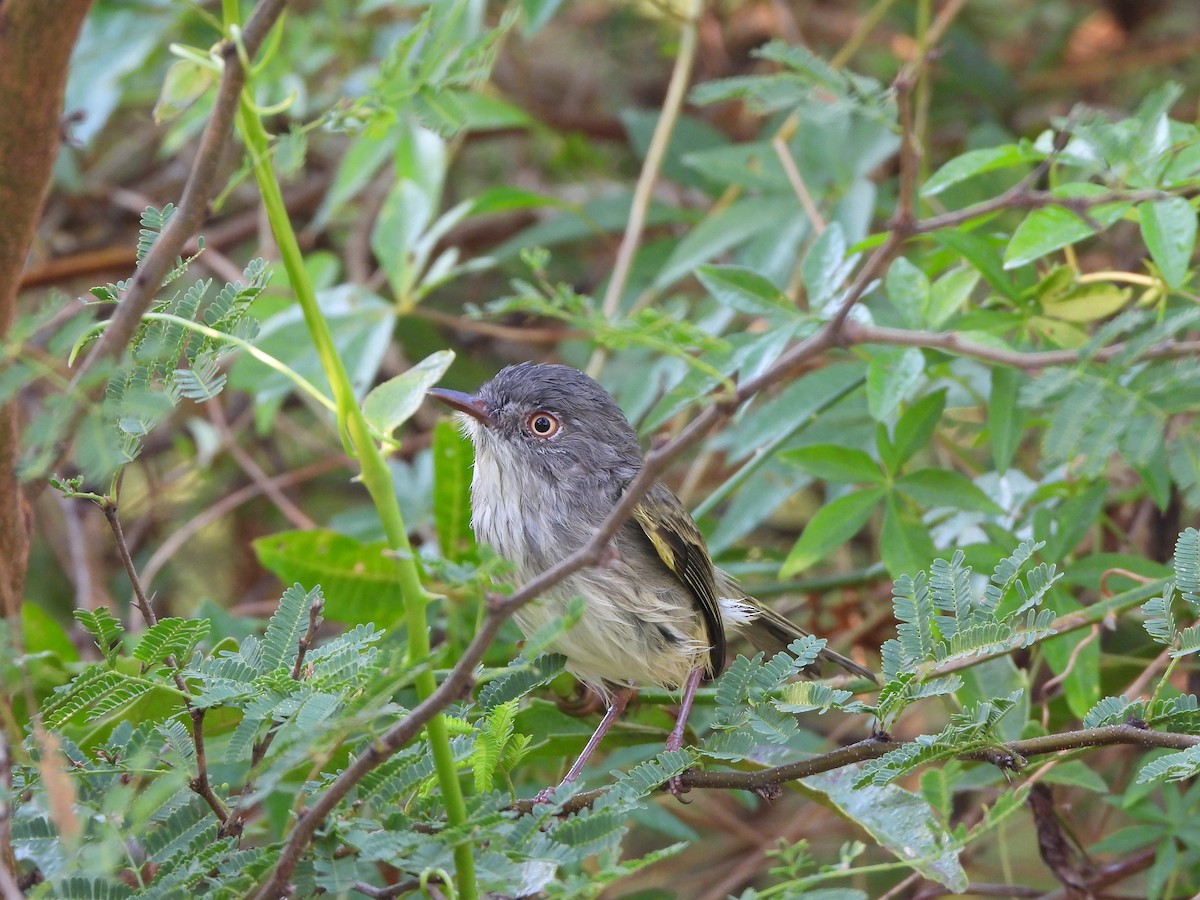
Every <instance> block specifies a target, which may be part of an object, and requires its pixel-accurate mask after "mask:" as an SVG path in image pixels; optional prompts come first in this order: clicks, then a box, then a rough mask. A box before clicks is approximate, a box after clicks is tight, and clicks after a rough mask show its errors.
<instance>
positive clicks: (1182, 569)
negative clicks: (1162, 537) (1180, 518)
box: [1175, 528, 1200, 614]
mask: <svg viewBox="0 0 1200 900" xmlns="http://www.w3.org/2000/svg"><path fill="white" fill-rule="evenodd" d="M1175 585H1176V586H1177V587H1178V588H1179V592H1180V594H1181V595H1182V597H1183V599H1184V601H1186V602H1187V604H1188V605H1189V606H1191V608H1192V610H1193V611H1194V612H1196V613H1198V614H1200V531H1197V530H1196V529H1195V528H1185V529H1184V530H1183V531H1182V532H1181V533H1180V535H1179V538H1178V539H1177V540H1176V541H1175Z"/></svg>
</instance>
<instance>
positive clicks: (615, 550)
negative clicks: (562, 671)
mask: <svg viewBox="0 0 1200 900" xmlns="http://www.w3.org/2000/svg"><path fill="white" fill-rule="evenodd" d="M428 393H429V395H430V396H432V397H433V398H435V399H436V400H439V401H440V402H442V403H444V404H446V405H447V406H449V407H451V408H452V409H454V410H457V411H458V412H459V413H461V414H462V415H461V416H459V419H460V421H461V424H462V427H463V430H464V432H465V434H466V435H467V436H468V437H469V438H470V440H471V442H472V443H473V445H474V449H475V462H474V471H473V474H472V479H471V526H472V529H473V530H474V532H475V536H476V538H477V540H479V541H481V542H483V543H485V544H488V545H490V546H491V547H492V548H493V549H494V550H495V551H496V552H497V553H498V554H499V555H500V556H502V557H504V558H505V559H507V560H508V561H509V562H510V563H511V564H512V567H513V571H512V573H511V577H512V579H513V580H514V582H517V583H524V582H526V581H528V580H529V579H531V578H533V577H535V576H537V575H539V574H540V573H542V572H544V571H545V570H546V569H549V568H550V567H551V566H553V565H555V564H557V563H559V562H561V561H562V560H564V559H566V558H567V557H568V556H570V555H571V554H572V553H574V552H575V551H577V550H578V549H580V548H581V547H582V546H583V545H584V544H585V543H587V542H588V541H589V540H590V539H591V537H592V535H593V534H594V533H595V531H596V529H597V528H598V527H599V526H600V524H601V523H602V522H603V521H604V519H605V518H606V517H607V516H608V514H609V513H610V512H611V511H612V509H613V507H614V506H615V505H616V503H617V502H618V501H619V500H620V499H621V496H622V494H623V493H624V491H625V489H626V487H627V486H628V485H629V483H630V482H631V481H632V480H633V479H634V478H635V477H636V476H637V475H638V473H639V471H640V470H641V468H642V463H643V456H642V450H641V446H640V444H639V441H638V435H637V432H636V431H635V430H634V428H633V426H632V425H631V424H630V422H629V420H628V418H626V416H625V414H624V412H622V410H621V408H620V406H619V405H618V404H617V402H616V400H615V399H614V398H613V397H612V395H611V394H609V393H608V391H606V390H605V389H604V388H603V387H602V386H601V385H600V384H599V383H597V382H596V381H595V380H594V379H592V378H591V377H589V376H588V375H587V374H585V373H584V372H581V371H580V370H578V369H575V368H572V367H570V366H563V365H553V364H545V363H532V362H526V363H519V364H516V365H511V366H508V367H507V368H504V369H502V370H501V371H500V372H499V373H497V374H496V375H495V376H494V377H493V378H492V379H491V380H490V381H488V382H486V383H485V384H484V385H483V386H482V387H480V388H479V390H478V392H477V393H475V394H468V393H464V392H461V391H454V390H449V389H444V388H434V389H431V390H430V391H429V392H428ZM575 597H582V598H583V599H584V605H583V610H582V614H581V615H580V617H579V618H578V620H577V621H576V622H575V623H574V624H573V625H572V626H571V627H570V628H568V629H566V630H565V631H563V632H562V633H560V634H559V635H558V636H557V637H556V638H555V639H554V641H553V642H552V643H551V645H550V648H549V649H551V650H552V651H554V652H557V653H560V654H562V655H563V656H564V657H565V658H566V663H565V667H566V669H567V671H569V672H571V673H572V674H573V675H575V677H576V678H577V679H578V680H579V681H581V682H582V683H583V684H585V685H587V686H588V687H590V688H592V689H593V690H594V691H595V692H597V693H598V694H599V695H600V696H601V697H602V698H604V701H605V704H606V706H607V710H606V712H605V715H604V717H603V719H602V720H601V722H600V725H599V726H598V727H597V729H596V731H595V733H594V734H593V735H592V737H591V739H590V740H589V741H588V743H587V745H586V746H585V747H584V750H583V752H582V753H581V754H580V756H579V759H578V760H577V761H576V762H575V764H574V765H573V766H572V767H571V768H570V770H569V771H568V772H567V774H566V776H565V777H564V778H563V779H562V782H561V784H560V787H561V786H563V785H567V784H569V783H571V782H573V781H575V780H576V779H577V778H578V777H579V775H580V774H581V773H582V771H583V770H584V767H585V765H586V763H587V760H588V759H589V758H590V756H591V755H592V753H593V752H594V751H595V749H596V748H597V747H598V746H599V744H600V742H601V741H602V739H603V737H604V735H605V733H607V731H608V730H609V729H610V728H611V727H612V725H613V723H614V722H615V721H616V720H617V719H618V717H619V716H620V715H621V713H622V712H623V711H624V709H625V706H626V704H627V703H628V699H629V696H630V693H631V689H632V688H633V687H636V686H639V685H653V686H657V687H661V688H665V689H667V690H669V691H681V692H682V699H681V703H680V712H679V715H678V717H677V720H676V723H675V726H674V728H673V729H672V731H671V733H670V736H669V737H668V739H667V744H666V749H667V750H678V749H680V748H681V747H682V745H683V736H684V729H685V727H686V721H687V717H688V713H689V712H690V709H691V706H692V702H693V699H694V697H695V694H696V691H697V689H698V688H699V685H700V684H701V682H702V681H706V680H712V679H714V678H715V677H716V676H718V675H719V674H720V673H721V672H722V671H723V669H724V667H725V661H726V657H727V655H728V642H729V638H730V637H731V636H733V635H741V636H743V637H745V638H746V639H747V640H748V641H749V642H750V644H751V645H753V646H754V647H755V648H756V649H758V650H762V651H765V652H766V653H767V654H774V653H776V652H778V651H780V650H783V649H785V648H786V647H787V646H788V645H789V644H790V643H791V642H792V641H794V640H796V639H797V638H801V637H805V636H806V635H807V632H805V631H804V630H803V629H801V628H799V627H798V626H796V625H795V624H793V623H792V622H790V621H789V620H788V619H786V618H784V617H783V616H781V615H780V614H778V613H776V612H774V611H773V610H771V609H770V608H769V607H767V606H765V605H763V604H762V603H760V602H759V601H757V600H755V599H754V598H753V597H750V596H749V595H748V594H747V593H746V592H745V591H744V590H742V589H741V588H740V587H738V584H737V582H736V581H735V580H734V579H733V578H732V577H730V576H729V575H727V574H726V573H725V572H723V571H721V570H720V569H719V568H717V567H715V566H714V564H713V562H712V558H711V556H710V555H709V552H708V549H707V547H706V545H705V542H704V538H703V536H702V535H701V533H700V529H699V528H698V527H697V525H696V523H695V520H694V519H693V518H692V516H691V514H690V513H689V512H688V511H687V509H686V508H685V507H684V505H683V503H682V502H681V501H680V500H679V498H678V497H677V496H675V494H674V493H673V492H672V491H671V489H670V488H668V487H667V486H666V485H665V484H663V483H662V482H661V481H655V482H654V483H653V484H652V485H651V487H650V488H649V490H648V491H647V492H646V494H645V495H644V496H643V497H642V499H641V500H640V501H639V502H638V504H637V505H636V506H635V507H634V509H633V513H632V515H631V516H630V517H629V519H628V521H626V522H625V523H624V524H623V525H622V526H621V527H620V529H619V530H618V531H617V533H616V534H615V535H614V536H613V538H612V540H611V541H610V543H609V547H608V550H607V552H606V553H605V554H604V556H603V558H602V559H601V561H600V562H599V563H597V564H596V565H592V566H588V567H585V568H583V569H580V570H578V571H576V572H574V573H572V574H570V575H568V576H567V577H566V578H564V579H562V580H561V581H560V582H559V583H558V584H556V585H555V586H553V587H551V588H549V589H547V590H546V591H545V592H543V594H542V595H541V596H539V597H537V598H535V599H534V600H532V601H531V602H529V603H527V604H525V605H524V606H522V607H521V608H519V609H518V610H517V611H516V612H515V614H514V618H515V619H516V622H517V625H518V626H519V627H520V629H521V630H522V631H523V632H524V633H525V634H526V635H530V634H533V633H534V632H535V631H537V630H538V629H539V628H542V627H543V626H545V625H548V624H549V623H552V622H556V621H558V620H559V619H561V617H562V615H563V613H564V612H565V610H566V608H567V604H568V603H569V602H570V601H571V600H572V599H573V598H575ZM819 655H820V657H821V658H823V659H825V660H828V661H830V662H833V663H835V664H837V665H838V666H840V667H842V668H843V669H846V670H847V671H849V672H851V673H853V674H854V675H857V676H860V677H863V678H867V679H870V680H871V681H872V682H874V681H876V676H875V674H874V673H873V672H872V671H871V670H870V669H867V668H865V667H864V666H861V665H859V664H858V663H856V662H855V661H854V660H852V659H849V658H847V657H845V656H842V655H841V654H839V653H835V652H834V651H832V650H829V649H827V648H825V649H822V650H821V651H820V654H819ZM670 789H671V791H672V793H675V794H676V795H678V790H679V789H678V780H677V779H676V780H674V781H673V782H672V784H671V785H670ZM552 795H553V793H552V792H551V791H550V790H549V789H547V790H546V791H543V792H542V793H541V794H539V795H538V798H537V799H538V800H547V799H549V798H550V797H551V796H552Z"/></svg>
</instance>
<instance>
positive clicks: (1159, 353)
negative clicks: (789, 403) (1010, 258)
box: [843, 226, 1200, 372]
mask: <svg viewBox="0 0 1200 900" xmlns="http://www.w3.org/2000/svg"><path fill="white" fill-rule="evenodd" d="M918 227H919V226H918ZM843 339H844V341H845V343H846V344H891V345H896V346H904V347H924V348H926V349H928V350H943V351H945V352H947V353H953V354H954V355H956V356H968V357H971V358H972V359H978V360H982V361H983V362H989V363H996V364H998V365H1002V366H1011V367H1012V368H1015V369H1023V370H1025V371H1027V372H1028V371H1033V370H1037V369H1045V368H1049V367H1050V366H1069V365H1073V364H1075V363H1078V362H1082V361H1085V360H1086V361H1092V362H1108V361H1109V360H1111V359H1113V358H1115V357H1117V356H1120V355H1121V354H1122V353H1123V352H1125V349H1126V345H1125V344H1123V343H1121V344H1110V345H1109V346H1107V347H1103V348H1101V349H1100V350H1096V351H1094V352H1092V353H1085V352H1084V351H1082V350H1006V349H1004V348H1001V347H989V346H988V345H986V344H977V343H975V342H974V341H969V340H967V339H966V338H964V337H962V336H960V335H959V334H958V333H957V332H952V331H947V332H941V331H913V330H909V329H907V328H888V327H885V326H882V325H864V324H862V323H860V322H847V323H846V327H845V329H844V331H843ZM1197 354H1200V341H1163V342H1162V343H1160V344H1157V345H1155V346H1153V347H1147V348H1146V349H1145V350H1143V351H1142V352H1141V353H1139V354H1138V356H1137V358H1138V359H1175V358H1177V357H1181V356H1196V355H1197Z"/></svg>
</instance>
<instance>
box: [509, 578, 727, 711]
mask: <svg viewBox="0 0 1200 900" xmlns="http://www.w3.org/2000/svg"><path fill="white" fill-rule="evenodd" d="M587 576H588V573H587V572H584V573H580V574H578V575H576V576H574V577H571V578H569V579H567V581H566V582H564V583H563V584H561V585H559V586H558V587H556V588H553V589H551V590H550V591H549V592H548V593H547V594H546V595H544V596H542V597H539V598H537V599H536V600H534V601H532V602H531V603H529V604H527V605H525V606H524V607H522V608H521V609H520V610H518V611H517V613H516V615H515V618H516V620H517V624H518V625H519V626H520V628H521V630H522V631H523V632H524V633H525V634H526V635H531V634H533V633H534V632H535V631H537V630H538V629H541V628H543V627H546V626H549V625H551V623H554V624H561V623H562V620H563V617H564V615H565V614H566V612H567V610H568V604H569V601H570V600H571V598H573V597H575V596H582V597H583V598H584V606H583V612H582V614H581V615H580V617H579V619H578V621H576V622H575V624H574V625H572V626H570V627H569V628H567V629H566V630H565V631H563V632H562V633H561V634H559V635H558V637H556V638H555V639H554V640H553V641H552V642H551V643H550V649H551V650H552V651H553V652H555V653H561V654H562V655H563V656H565V657H566V658H567V664H566V667H567V671H569V672H571V673H572V674H573V675H575V676H576V677H577V678H579V680H580V681H583V682H584V683H586V684H588V685H590V686H591V687H593V688H595V689H597V690H599V691H601V692H602V693H603V692H607V688H606V687H605V685H606V683H607V684H612V685H622V684H651V685H658V686H661V687H666V688H671V689H675V688H678V687H680V686H682V685H683V683H684V681H685V680H686V679H687V675H688V672H690V671H691V670H692V669H693V668H695V667H696V666H702V665H704V664H705V661H706V654H707V652H708V641H707V639H706V633H705V626H704V623H703V621H702V620H701V617H700V615H699V614H698V612H697V611H695V610H694V609H693V608H691V606H690V601H688V600H687V599H686V598H684V597H682V596H681V597H680V598H679V601H681V602H679V601H676V600H675V598H674V597H672V596H666V597H664V596H663V595H662V594H661V593H658V594H655V595H652V596H642V597H639V596H623V597H620V596H612V595H611V594H601V593H600V592H599V590H598V588H597V585H596V584H595V583H594V581H593V579H591V578H588V577H587ZM640 587H642V588H643V589H644V590H653V588H651V587H647V586H640ZM680 593H682V592H680ZM685 603H687V604H688V605H684V604H685Z"/></svg>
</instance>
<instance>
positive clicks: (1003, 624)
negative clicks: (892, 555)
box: [876, 541, 1062, 729]
mask: <svg viewBox="0 0 1200 900" xmlns="http://www.w3.org/2000/svg"><path fill="white" fill-rule="evenodd" d="M1041 546H1042V545H1041V544H1040V543H1033V542H1030V541H1026V542H1024V543H1022V544H1020V545H1019V546H1018V547H1017V548H1016V550H1014V551H1013V553H1012V554H1011V555H1010V556H1008V557H1006V558H1004V559H1002V560H1000V562H999V563H997V565H996V568H995V569H994V570H993V572H992V574H991V577H990V579H989V581H988V584H987V586H986V587H985V588H984V590H983V592H982V593H981V594H980V595H979V596H975V595H974V594H973V593H972V589H971V568H970V566H967V565H966V564H965V559H966V557H965V555H964V554H963V552H962V551H961V550H958V551H955V552H954V554H953V555H952V556H951V558H950V559H949V561H947V560H936V561H934V563H933V565H932V566H931V567H930V572H929V575H928V576H927V575H926V574H925V573H923V572H922V573H918V574H917V576H916V577H914V578H910V577H908V576H902V577H901V578H899V579H897V581H896V584H895V587H894V588H893V591H892V604H893V607H894V609H895V615H896V620H897V622H898V625H897V627H896V632H897V637H896V638H894V639H892V640H889V641H887V642H885V643H884V645H883V647H882V651H881V652H882V669H883V674H884V676H885V677H886V678H887V680H888V681H887V684H885V685H884V687H883V689H882V690H881V691H880V695H879V700H878V705H877V707H876V712H877V714H878V715H879V717H880V722H881V727H883V728H884V729H887V728H889V727H891V723H892V722H894V721H895V720H896V718H898V717H899V715H900V714H901V713H902V712H903V711H904V709H905V708H906V707H907V706H908V705H909V704H910V703H913V702H915V701H916V700H919V699H922V698H924V697H929V696H938V695H940V694H945V693H951V692H953V691H955V690H957V689H958V687H959V686H960V682H958V681H956V680H953V679H951V680H949V681H947V680H942V679H940V678H939V677H938V674H937V673H938V669H939V668H940V667H944V666H947V665H949V664H951V663H955V662H958V661H961V660H966V659H971V658H975V657H986V656H995V655H1002V654H1005V653H1009V652H1011V651H1013V650H1016V649H1019V648H1022V647H1027V646H1029V645H1030V644H1032V643H1035V642H1036V641H1039V640H1042V639H1044V638H1046V637H1049V636H1050V635H1052V634H1054V628H1053V624H1054V618H1055V616H1054V613H1053V612H1051V611H1050V610H1045V609H1041V608H1040V607H1041V604H1042V602H1043V601H1044V600H1045V598H1046V595H1047V594H1048V593H1049V591H1050V590H1051V588H1052V587H1053V586H1054V584H1055V583H1056V582H1057V581H1058V580H1059V579H1060V578H1061V577H1062V575H1061V573H1059V572H1058V571H1057V570H1056V568H1055V567H1054V566H1052V565H1045V564H1042V565H1038V566H1035V567H1033V568H1031V569H1028V571H1026V569H1027V567H1028V564H1029V561H1030V559H1031V558H1032V557H1033V554H1034V553H1035V552H1037V550H1038V549H1039V548H1040V547H1041Z"/></svg>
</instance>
